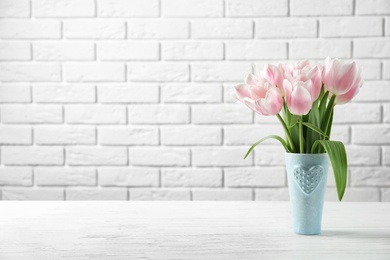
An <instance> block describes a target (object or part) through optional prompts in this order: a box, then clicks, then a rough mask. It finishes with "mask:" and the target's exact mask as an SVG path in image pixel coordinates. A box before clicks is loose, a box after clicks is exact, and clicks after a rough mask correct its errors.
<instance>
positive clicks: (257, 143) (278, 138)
mask: <svg viewBox="0 0 390 260" xmlns="http://www.w3.org/2000/svg"><path fill="white" fill-rule="evenodd" d="M267 139H275V140H278V141H279V142H280V143H281V144H282V145H283V147H284V149H286V151H287V152H291V151H290V149H289V147H288V145H287V143H286V141H284V139H283V138H282V137H280V136H278V135H269V136H266V137H264V138H262V139H260V140H259V141H257V142H256V143H254V144H253V145H252V146H251V148H249V150H248V152H247V153H246V155H245V157H244V159H246V157H248V155H249V154H250V153H251V152H252V151H253V149H255V147H256V146H257V145H259V144H260V143H262V142H264V141H265V140H267Z"/></svg>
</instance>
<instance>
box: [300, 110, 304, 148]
mask: <svg viewBox="0 0 390 260" xmlns="http://www.w3.org/2000/svg"><path fill="white" fill-rule="evenodd" d="M302 121H303V116H301V118H300V120H299V152H300V153H305V148H304V146H303V127H302Z"/></svg>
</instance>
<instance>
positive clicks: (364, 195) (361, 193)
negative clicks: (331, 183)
mask: <svg viewBox="0 0 390 260" xmlns="http://www.w3.org/2000/svg"><path fill="white" fill-rule="evenodd" d="M325 200H326V201H338V200H339V199H338V197H337V191H336V189H335V188H328V189H327V191H326V193H325ZM343 201H345V202H352V201H354V202H355V201H360V202H378V201H380V193H379V189H378V188H352V187H348V188H347V189H346V190H345V194H344V197H343Z"/></svg>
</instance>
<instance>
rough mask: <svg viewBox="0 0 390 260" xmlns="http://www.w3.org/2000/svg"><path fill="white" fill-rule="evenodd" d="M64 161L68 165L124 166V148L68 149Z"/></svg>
mask: <svg viewBox="0 0 390 260" xmlns="http://www.w3.org/2000/svg"><path fill="white" fill-rule="evenodd" d="M66 159H67V163H68V164H69V165H126V164H127V162H128V160H127V149H126V148H125V147H87V146H84V147H82V146H78V147H68V148H67V149H66Z"/></svg>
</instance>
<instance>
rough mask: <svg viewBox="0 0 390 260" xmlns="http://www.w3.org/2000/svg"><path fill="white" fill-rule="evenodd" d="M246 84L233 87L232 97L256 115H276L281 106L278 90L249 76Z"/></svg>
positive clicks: (281, 99) (253, 76) (264, 81)
mask: <svg viewBox="0 0 390 260" xmlns="http://www.w3.org/2000/svg"><path fill="white" fill-rule="evenodd" d="M245 83H246V84H240V85H237V86H235V87H234V93H233V96H234V97H235V98H236V99H237V100H238V101H240V102H242V103H244V104H245V105H246V106H247V107H249V108H250V109H252V110H253V111H255V112H256V113H258V114H260V115H264V116H271V115H276V114H277V113H279V112H280V110H281V109H282V106H283V98H282V95H281V94H280V91H279V89H278V88H276V87H275V86H274V85H272V84H271V83H270V82H269V81H267V80H266V79H263V78H258V77H256V76H255V75H253V74H249V75H248V76H247V77H246V80H245Z"/></svg>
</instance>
